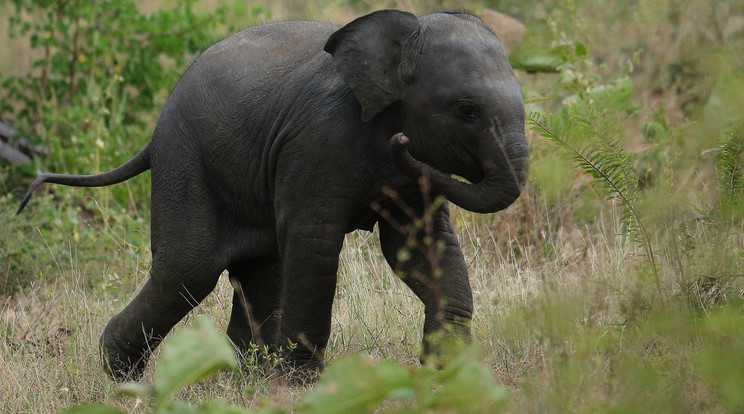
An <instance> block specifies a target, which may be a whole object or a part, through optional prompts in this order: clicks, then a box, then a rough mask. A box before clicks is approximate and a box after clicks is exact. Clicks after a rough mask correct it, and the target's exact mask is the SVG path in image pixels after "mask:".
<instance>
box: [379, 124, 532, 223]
mask: <svg viewBox="0 0 744 414" xmlns="http://www.w3.org/2000/svg"><path fill="white" fill-rule="evenodd" d="M505 138H509V137H505ZM511 138H512V142H510V145H509V146H506V145H501V144H500V143H499V142H497V141H496V140H494V141H492V144H489V145H491V146H492V148H488V149H487V150H486V151H484V154H483V158H482V159H481V160H480V163H481V166H482V168H483V179H482V180H481V181H480V182H478V183H474V184H469V183H466V182H463V181H459V180H456V179H454V178H452V177H451V176H450V175H448V174H445V173H443V172H441V171H439V170H437V169H436V168H433V167H431V166H430V165H427V164H425V163H422V162H420V161H418V160H416V159H415V158H413V157H412V156H411V154H410V153H409V152H408V150H407V149H406V146H407V145H408V138H407V137H405V136H404V135H403V134H402V133H398V134H396V135H394V136H393V137H392V138H391V139H390V147H389V149H390V155H391V157H392V159H393V162H394V163H395V165H396V166H397V167H398V168H399V169H400V170H401V171H402V172H403V173H404V174H405V175H407V176H408V177H409V178H411V179H413V180H418V179H420V178H422V177H425V178H426V179H428V180H429V183H430V185H431V188H432V190H433V191H434V192H435V193H438V194H441V195H443V196H444V197H445V198H447V199H448V200H449V201H451V202H453V203H455V204H456V205H458V206H460V207H462V208H464V209H466V210H470V211H473V212H476V213H494V212H497V211H499V210H503V209H505V208H506V207H509V206H510V205H511V204H512V203H513V202H514V201H515V200H516V199H517V197H519V195H520V194H521V192H522V188H523V187H524V184H525V181H526V179H527V166H528V159H529V149H528V146H527V140H526V139H525V137H524V134H521V135H520V136H519V137H514V136H512V137H511ZM504 141H505V142H509V140H504Z"/></svg>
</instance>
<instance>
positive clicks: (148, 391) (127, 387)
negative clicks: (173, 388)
mask: <svg viewBox="0 0 744 414" xmlns="http://www.w3.org/2000/svg"><path fill="white" fill-rule="evenodd" d="M119 393H120V394H124V395H131V396H134V397H140V398H142V399H144V398H149V397H152V395H153V393H154V390H153V387H152V386H150V385H144V384H139V383H136V382H125V383H123V384H121V385H119Z"/></svg>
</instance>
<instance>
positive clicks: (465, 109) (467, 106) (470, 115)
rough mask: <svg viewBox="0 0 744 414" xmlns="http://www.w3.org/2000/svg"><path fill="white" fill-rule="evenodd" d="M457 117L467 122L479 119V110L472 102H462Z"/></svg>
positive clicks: (458, 107) (458, 106)
mask: <svg viewBox="0 0 744 414" xmlns="http://www.w3.org/2000/svg"><path fill="white" fill-rule="evenodd" d="M456 113H457V117H458V118H460V119H461V120H463V121H466V122H472V121H475V120H476V119H478V116H479V114H478V108H477V107H476V106H475V105H474V104H472V103H470V102H462V103H460V104H458V105H457V110H456Z"/></svg>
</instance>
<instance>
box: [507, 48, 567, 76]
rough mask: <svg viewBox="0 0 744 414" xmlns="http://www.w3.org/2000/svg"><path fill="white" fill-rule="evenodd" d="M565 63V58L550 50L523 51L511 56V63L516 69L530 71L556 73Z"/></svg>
mask: <svg viewBox="0 0 744 414" xmlns="http://www.w3.org/2000/svg"><path fill="white" fill-rule="evenodd" d="M564 63H565V61H564V60H563V58H561V57H560V56H557V55H556V54H554V53H550V52H547V53H546V52H522V53H515V54H514V55H513V56H512V57H511V64H512V67H514V69H519V70H523V71H525V72H528V73H537V72H545V73H555V72H558V68H559V67H560V66H561V65H562V64H564Z"/></svg>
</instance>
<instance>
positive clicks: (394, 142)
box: [390, 132, 408, 147]
mask: <svg viewBox="0 0 744 414" xmlns="http://www.w3.org/2000/svg"><path fill="white" fill-rule="evenodd" d="M390 145H391V146H396V147H398V146H406V145H408V137H407V136H405V135H403V133H402V132H398V133H397V134H395V135H393V137H392V138H391V139H390Z"/></svg>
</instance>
